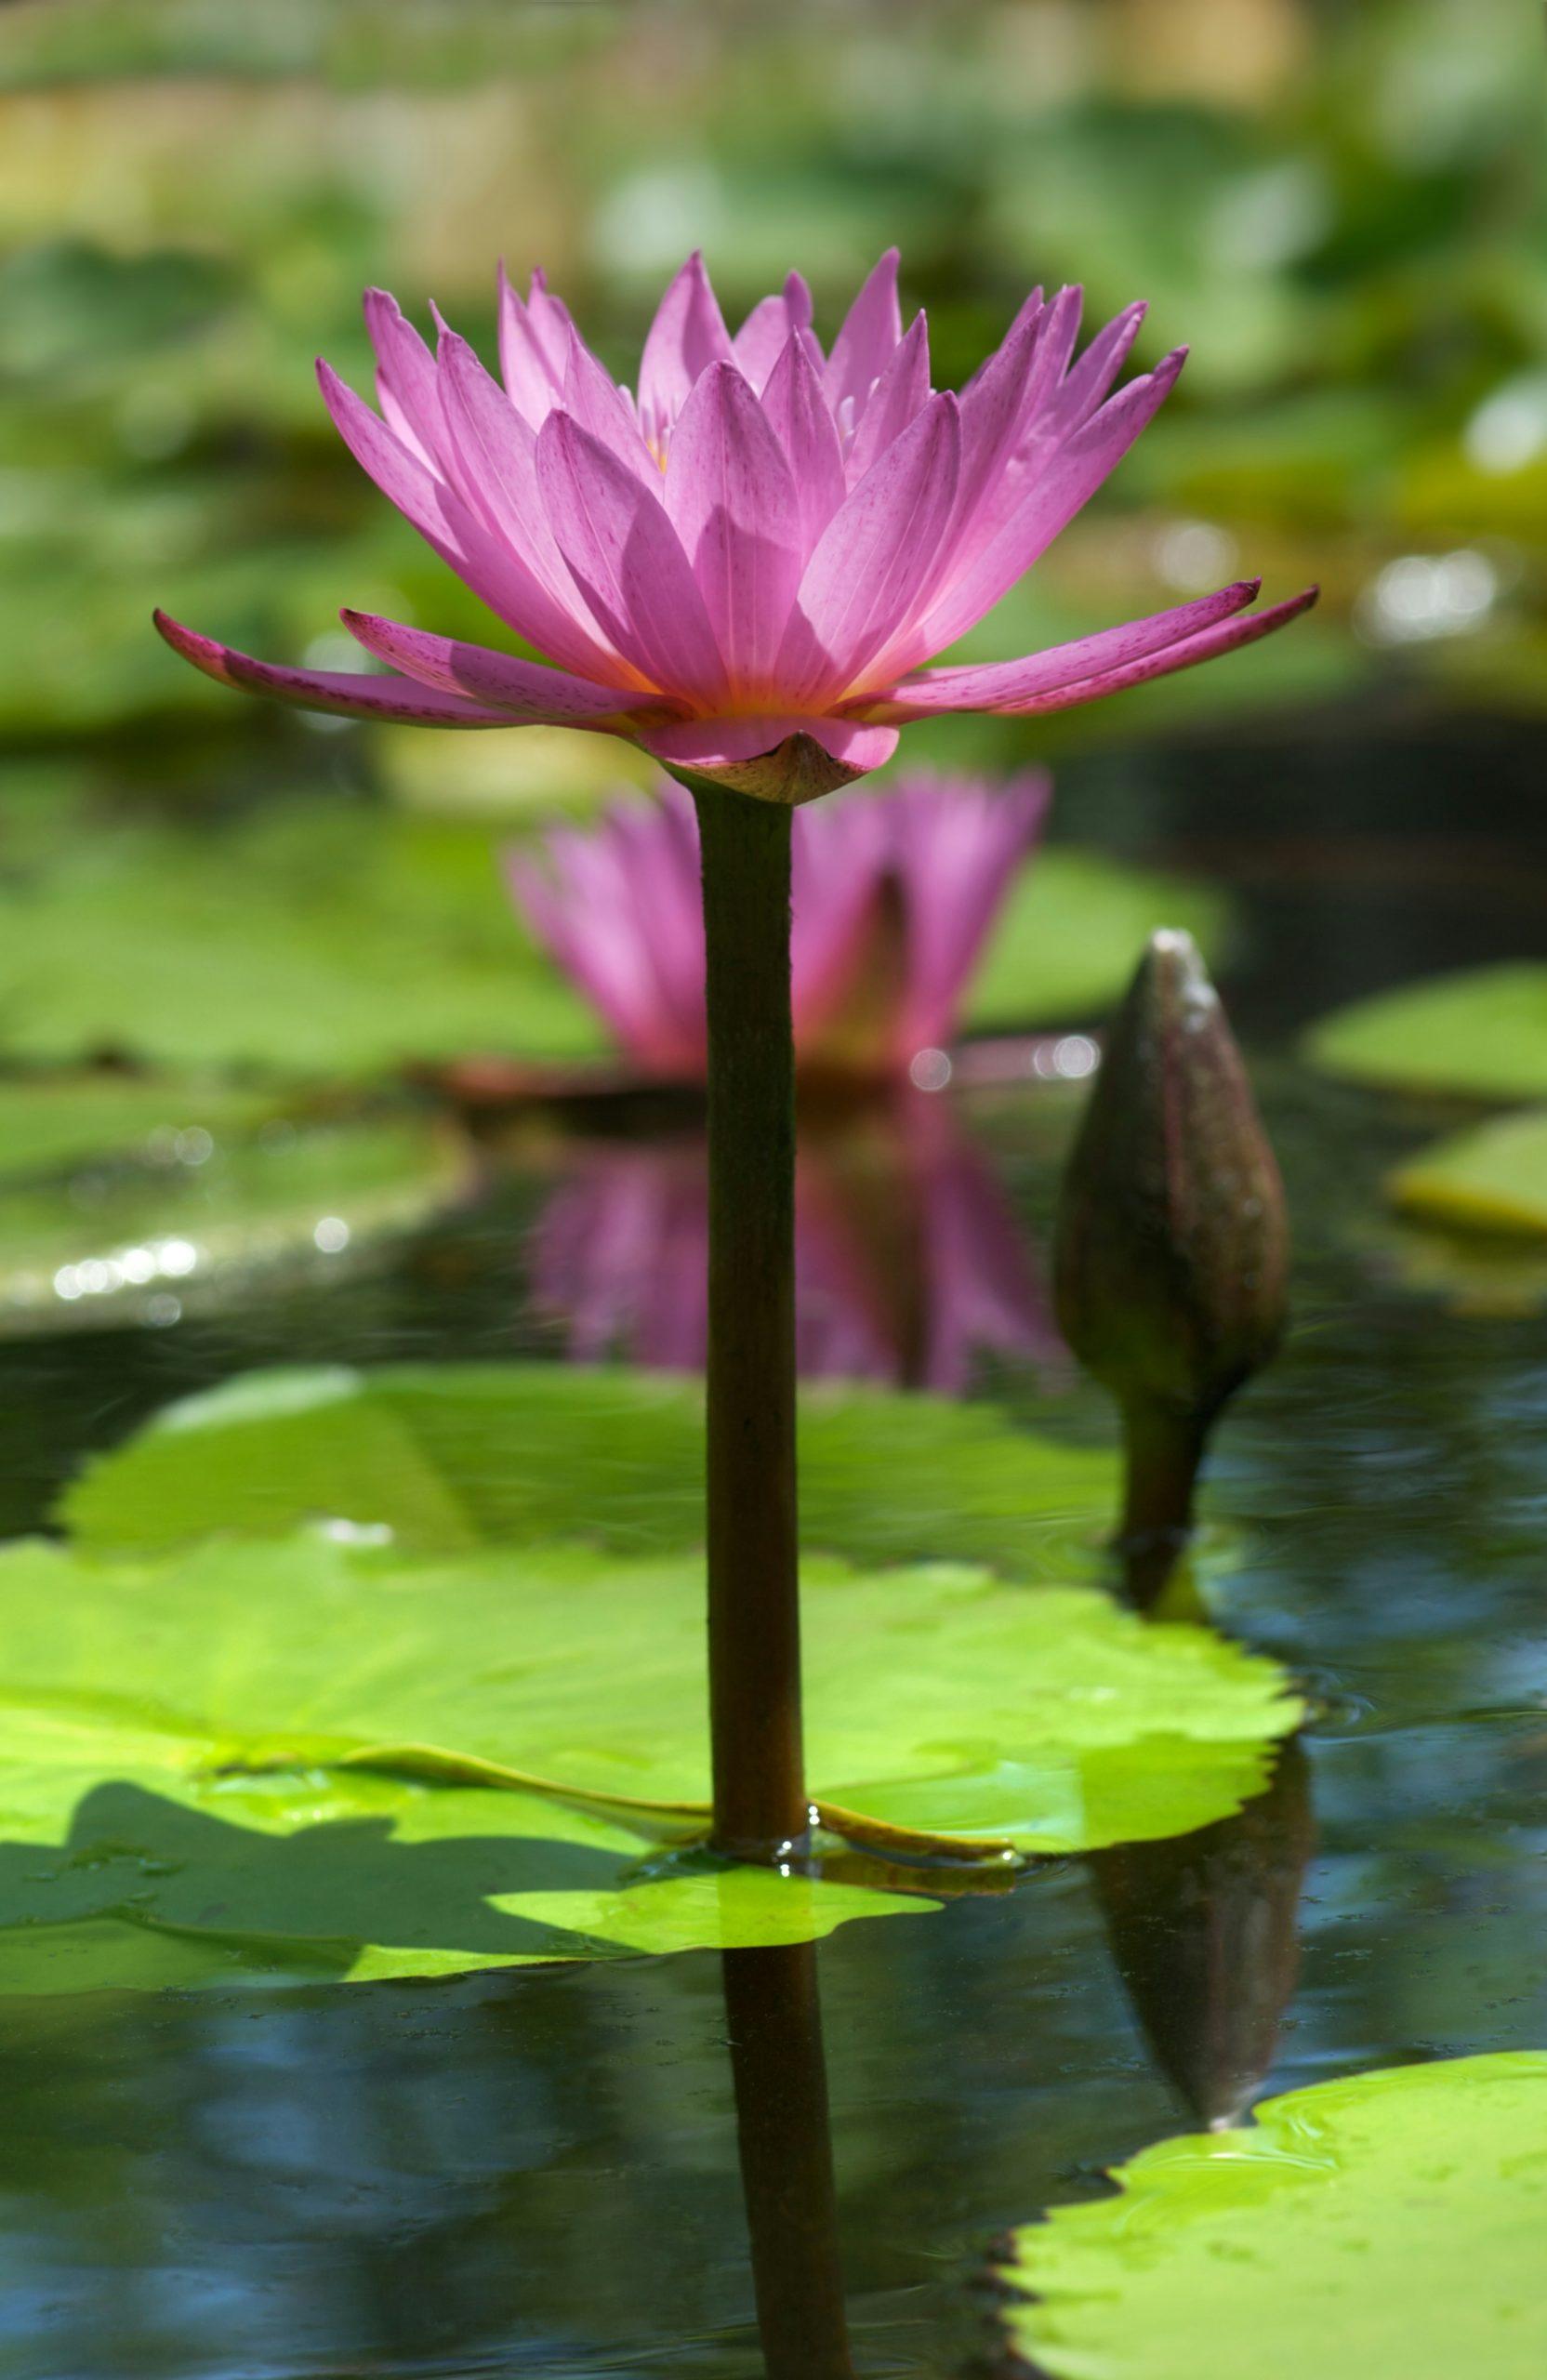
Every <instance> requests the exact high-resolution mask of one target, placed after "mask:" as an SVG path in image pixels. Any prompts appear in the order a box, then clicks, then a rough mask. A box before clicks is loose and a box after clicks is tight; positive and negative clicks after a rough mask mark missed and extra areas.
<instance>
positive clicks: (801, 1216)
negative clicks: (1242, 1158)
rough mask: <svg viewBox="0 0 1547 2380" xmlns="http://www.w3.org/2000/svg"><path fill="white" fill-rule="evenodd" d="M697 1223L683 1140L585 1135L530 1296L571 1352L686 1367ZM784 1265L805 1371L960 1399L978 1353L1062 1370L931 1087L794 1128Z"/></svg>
mask: <svg viewBox="0 0 1547 2380" xmlns="http://www.w3.org/2000/svg"><path fill="white" fill-rule="evenodd" d="M706 1235H707V1183H706V1177H705V1170H704V1152H703V1144H702V1142H701V1140H699V1139H698V1138H697V1137H696V1136H683V1137H680V1138H677V1139H673V1140H667V1141H655V1142H629V1141H624V1140H613V1141H604V1140H593V1141H589V1142H587V1143H584V1144H580V1145H579V1146H577V1148H576V1150H575V1156H574V1158H573V1161H572V1164H571V1166H570V1168H569V1170H568V1171H567V1172H566V1173H565V1175H564V1177H563V1178H562V1181H561V1182H560V1183H559V1185H558V1187H557V1188H556V1189H555V1190H554V1192H553V1193H552V1196H551V1197H550V1198H549V1203H548V1206H547V1209H546V1210H545V1211H544V1213H543V1214H542V1216H541V1218H540V1220H539V1222H538V1223H537V1226H536V1232H535V1234H534V1236H533V1244H532V1252H531V1273H530V1278H531V1295H532V1302H533V1304H534V1306H535V1307H536V1310H537V1312H538V1313H539V1314H541V1315H544V1316H548V1317H550V1318H551V1319H552V1320H553V1321H554V1322H555V1323H557V1324H558V1326H559V1327H560V1329H562V1333H563V1335H564V1342H565V1347H566V1352H567V1353H568V1355H570V1356H571V1358H572V1359H573V1360H575V1362H581V1363H586V1362H591V1363H594V1362H597V1361H600V1360H602V1358H604V1357H607V1356H612V1355H627V1356H628V1358H629V1359H630V1360H632V1361H633V1362H635V1363H639V1364H642V1365H644V1366H646V1367H647V1368H650V1369H661V1370H670V1371H694V1370H697V1369H701V1367H702V1365H703V1362H704V1354H705V1341H706V1310H705V1288H704V1279H705V1269H704V1256H705V1240H706ZM796 1275H797V1308H796V1332H797V1350H798V1359H799V1364H800V1370H801V1372H802V1373H803V1374H804V1375H805V1376H806V1377H808V1378H836V1379H847V1380H869V1381H876V1382H893V1383H897V1384H900V1385H904V1386H906V1387H912V1388H923V1389H932V1390H934V1391H936V1392H938V1393H941V1394H944V1395H959V1394H960V1393H961V1392H962V1391H963V1390H964V1389H966V1388H967V1386H968V1385H969V1383H970V1382H971V1379H972V1373H973V1370H974V1367H975V1365H976V1364H977V1363H978V1361H979V1360H980V1359H981V1358H982V1357H983V1356H985V1355H989V1356H996V1357H998V1358H1000V1359H1001V1360H1003V1361H1006V1362H1012V1363H1027V1362H1029V1363H1031V1364H1034V1365H1037V1366H1038V1367H1040V1368H1044V1369H1051V1370H1057V1369H1061V1367H1062V1364H1063V1361H1064V1346H1063V1342H1062V1341H1061V1340H1060V1338H1059V1336H1058V1332H1057V1330H1056V1329H1055V1327H1054V1325H1053V1322H1052V1320H1051V1309H1050V1306H1049V1303H1048V1301H1047V1298H1046V1296H1045V1293H1044V1290H1043V1288H1042V1284H1041V1281H1040V1278H1039V1276H1038V1269H1037V1265H1036V1263H1035V1259H1034V1257H1033V1255H1032V1252H1031V1250H1029V1249H1028V1248H1027V1246H1026V1244H1025V1239H1024V1237H1023V1236H1022V1234H1021V1231H1020V1229H1019V1227H1018V1225H1017V1223H1016V1222H1015V1219H1014V1217H1013V1215H1012V1212H1011V1210H1010V1206H1009V1202H1008V1200H1007V1199H1006V1197H1005V1194H1004V1191H1003V1189H1002V1187H1001V1185H1000V1183H999V1182H998V1179H997V1177H996V1176H995V1174H994V1172H993V1170H992V1168H991V1166H990V1164H989V1162H988V1159H987V1158H986V1157H985V1154H984V1152H983V1151H982V1150H981V1149H980V1148H979V1147H978V1146H977V1145H976V1144H975V1143H974V1142H972V1140H971V1139H969V1138H968V1136H967V1134H966V1132H965V1131H963V1129H962V1126H961V1124H960V1123H959V1120H958V1118H957V1117H956V1115H955V1114H954V1113H953V1111H952V1108H951V1107H950V1105H949V1104H947V1103H946V1102H945V1101H944V1100H941V1099H936V1098H931V1097H928V1096H926V1095H924V1094H922V1093H919V1092H914V1091H903V1092H899V1093H898V1094H897V1095H896V1096H895V1097H893V1098H891V1099H888V1100H886V1101H878V1102H875V1103H871V1104H867V1105H866V1106H865V1107H863V1108H861V1109H858V1110H856V1111H853V1112H851V1113H849V1114H847V1115H845V1116H843V1117H839V1118H837V1119H835V1120H834V1121H832V1122H830V1123H829V1124H828V1125H827V1126H826V1129H820V1128H818V1129H814V1130H808V1131H806V1133H805V1135H804V1137H803V1140H802V1146H801V1155H800V1170H799V1175H798V1180H797V1188H796Z"/></svg>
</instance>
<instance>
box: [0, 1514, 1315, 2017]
mask: <svg viewBox="0 0 1547 2380" xmlns="http://www.w3.org/2000/svg"><path fill="white" fill-rule="evenodd" d="M804 1587H805V1593H804V1601H805V1616H806V1628H807V1645H808V1651H807V1661H808V1727H807V1742H808V1761H809V1771H810V1775H811V1778H812V1781H813V1792H817V1793H818V1794H820V1795H821V1796H823V1798H830V1799H832V1800H835V1801H839V1802H842V1803H844V1804H845V1805H848V1806H853V1807H857V1808H862V1809H864V1810H865V1811H866V1814H867V1815H870V1816H872V1817H875V1818H883V1819H892V1820H893V1821H895V1822H896V1823H899V1824H902V1825H917V1824H920V1823H928V1824H929V1825H930V1826H931V1827H932V1828H938V1830H939V1831H943V1832H945V1833H960V1834H981V1833H983V1832H985V1831H992V1832H995V1833H1004V1834H1007V1835H1009V1836H1011V1837H1012V1839H1013V1840H1014V1841H1015V1842H1016V1843H1017V1844H1018V1845H1021V1846H1023V1847H1024V1848H1025V1849H1027V1850H1031V1851H1067V1850H1075V1849H1079V1848H1084V1847H1087V1846H1089V1845H1097V1844H1102V1843H1107V1842H1111V1841H1114V1840H1117V1839H1136V1838H1140V1837H1144V1836H1146V1835H1153V1834H1157V1833H1170V1832H1180V1831H1186V1830H1189V1829H1192V1828H1194V1827H1197V1826H1198V1825H1200V1824H1203V1823H1206V1822H1207V1821H1208V1820H1210V1818H1216V1817H1219V1816H1223V1815H1224V1814H1225V1813H1227V1812H1228V1811H1229V1810H1231V1809H1233V1808H1236V1807H1237V1806H1239V1805H1240V1804H1241V1803H1242V1802H1243V1801H1245V1800H1246V1799H1248V1798H1250V1795H1251V1793H1253V1792H1255V1791H1257V1790H1259V1789H1260V1787H1261V1785H1262V1782H1263V1777H1264V1773H1265V1768H1266V1765H1267V1753H1268V1750H1269V1747H1270V1746H1271V1744H1272V1742H1273V1741H1275V1740H1276V1739H1277V1738H1278V1737H1280V1736H1282V1735H1283V1734H1285V1733H1287V1732H1288V1731H1289V1729H1290V1728H1291V1727H1292V1726H1293V1725H1294V1724H1295V1722H1296V1720H1297V1718H1298V1716H1299V1705H1298V1704H1297V1703H1296V1702H1295V1701H1294V1700H1293V1699H1292V1698H1291V1697H1290V1696H1289V1695H1288V1694H1287V1692H1286V1691H1285V1681H1284V1678H1283V1675H1282V1673H1281V1672H1280V1671H1279V1670H1278V1669H1277V1668H1276V1665H1275V1664H1274V1663H1272V1662H1270V1661H1265V1660H1261V1659H1255V1658H1253V1657H1251V1656H1250V1655H1248V1654H1246V1653H1243V1652H1242V1651H1240V1650H1239V1649H1238V1648H1236V1647H1235V1646H1229V1645H1226V1644H1224V1643H1223V1641H1221V1640H1220V1639H1219V1638H1217V1637H1215V1636H1214V1635H1212V1634H1211V1633H1210V1632H1209V1631H1208V1630H1205V1629H1197V1628H1189V1627H1166V1628H1154V1627H1147V1626H1145V1625H1144V1623H1143V1622H1142V1621H1140V1620H1137V1619H1135V1618H1134V1617H1133V1616H1132V1615H1131V1614H1130V1613H1128V1612H1125V1611H1123V1610H1120V1609H1119V1608H1117V1607H1116V1606H1114V1605H1113V1604H1112V1603H1111V1602H1110V1601H1109V1600H1108V1599H1107V1598H1106V1597H1104V1595H1102V1594H1100V1593H1097V1592H1095V1591H1093V1590H1091V1589H1088V1588H1057V1589H1055V1588H1041V1589H1026V1588H1025V1587H1019V1586H1013V1585H1008V1584H1006V1583H1004V1582H1002V1581H999V1580H995V1579H993V1578H992V1577H990V1576H989V1575H988V1574H986V1573H985V1572H984V1571H982V1570H976V1569H972V1568H969V1567H963V1566H960V1565H953V1566H946V1565H940V1566H933V1567H925V1568H920V1569H917V1570H914V1571H911V1572H892V1573H868V1574H862V1573H856V1572H854V1571H853V1570H851V1569H849V1568H848V1567H845V1566H843V1565H841V1564H839V1563H837V1562H833V1561H821V1562H813V1564H812V1565H810V1566H809V1567H808V1570H807V1574H806V1578H805V1582H804ZM702 1605H703V1584H702V1578H701V1575H700V1570H699V1566H698V1564H697V1562H696V1561H694V1560H691V1559H690V1560H683V1559H681V1558H656V1559H645V1560H622V1559H617V1558H615V1557H611V1556H608V1555H604V1554H597V1553H595V1552H594V1551H592V1550H591V1549H589V1548H588V1547H584V1546H575V1545H571V1546H563V1547H549V1548H544V1549H522V1550H515V1549H506V1550H502V1551H496V1552H490V1553H485V1554H477V1555H467V1556H463V1557H462V1558H461V1559H459V1560H453V1561H442V1562H436V1563H413V1562H405V1561H404V1560H403V1557H402V1555H401V1554H399V1552H398V1551H397V1549H396V1548H394V1547H391V1546H388V1545H382V1544H380V1543H377V1542H375V1541H373V1533H372V1532H371V1531H369V1530H361V1529H360V1528H358V1527H348V1526H344V1527H340V1526H338V1525H335V1527H333V1528H332V1529H328V1528H326V1527H324V1528H320V1529H315V1530H312V1531H310V1532H307V1533H305V1534H302V1535H300V1536H298V1537H295V1538H291V1539H288V1540H282V1541H279V1542H272V1541H261V1540H259V1541H256V1542H244V1541H231V1540H227V1541H223V1542H218V1543H214V1544H206V1545H204V1546H201V1547H198V1548H195V1549H193V1550H192V1551H185V1552H183V1553H181V1554H174V1555H171V1556H157V1557H152V1558H150V1559H146V1560H140V1561H135V1560H123V1559H121V1560H112V1561H103V1560H99V1559H95V1558H93V1557H91V1556H89V1555H83V1554H78V1553H74V1552H73V1551H71V1550H69V1549H67V1548H64V1547H60V1546H59V1545H55V1544H47V1543H41V1542H35V1541H34V1542H26V1543H21V1544H19V1545H16V1546H14V1547H12V1548H10V1549H7V1551H6V1552H4V1553H3V1554H0V1679H3V1681H4V1685H3V1687H0V1712H3V1724H0V1933H3V1932H7V1931H11V1930H14V1929H21V1928H25V1929H33V1928H36V1927H40V1926H49V1927H55V1926H58V1927H60V1928H67V1929H76V1931H75V1932H74V1933H73V1935H71V1936H70V1937H68V1938H67V1937H65V1936H64V1935H61V1937H60V1940H61V1946H62V1947H61V1953H60V1955H61V1960H62V1962H63V1966H62V1968H61V1973H64V1974H66V1975H70V1974H73V1975H74V1976H75V1977H76V1979H77V1980H78V1979H79V1978H80V1975H81V1973H82V1972H83V1971H84V1972H85V1974H86V1976H88V1977H89V1975H90V1973H91V1967H92V1961H93V1959H94V1957H95V1956H96V1954H97V1953H96V1950H95V1949H94V1948H93V1945H96V1944H98V1942H99V1934H98V1931H97V1930H96V1929H99V1928H100V1927H101V1926H102V1925H103V1924H112V1925H135V1926H140V1927H147V1926H151V1927H156V1928H161V1929H167V1930H169V1931H171V1932H173V1933H175V1934H176V1935H177V1936H179V1937H181V1938H182V1939H183V1940H185V1941H186V1938H187V1937H190V1936H208V1937H216V1947H217V1950H218V1959H219V1962H220V1964H222V1965H223V1964H226V1963H227V1962H228V1961H229V1957H230V1950H229V1946H230V1945H231V1944H233V1943H234V1944H236V1945H238V1946H240V1947H241V1950H242V1954H243V1957H244V1959H245V1960H246V1961H248V1962H251V1961H252V1960H253V1959H255V1958H258V1959H260V1960H261V1959H264V1958H266V1959H268V1960H269V1961H270V1962H271V1964H272V1965H273V1966H274V1968H275V1969H276V1970H280V1971H284V1972H290V1971H292V1970H293V1968H294V1966H295V1964H296V1960H297V1956H298V1953H297V1951H296V1950H295V1948H294V1946H295V1945H297V1944H298V1945H299V1946H300V1953H301V1954H304V1955H307V1956H311V1957H315V1956H316V1955H317V1954H318V1953H319V1951H320V1952H321V1953H323V1954H325V1955H326V1956H328V1957H330V1958H332V1959H333V1960H334V1961H335V1963H336V1964H337V1967H338V1969H339V1971H341V1972H347V1973H349V1974H350V1975H356V1974H370V1975H385V1974H427V1973H439V1972H443V1971H446V1970H448V1969H450V1968H453V1967H456V1966H475V1965H490V1964H524V1963H526V1962H529V1961H532V1960H550V1959H555V1958H590V1957H597V1956H616V1955H620V1954H624V1953H627V1952H631V1951H639V1950H665V1949H678V1948H688V1947H692V1946H702V1945H706V1944H707V1945H713V1944H715V1943H721V1944H725V1943H731V1942H740V1941H747V1940H755V1941H766V1940H789V1939H799V1938H806V1937H808V1936H809V1935H811V1934H813V1933H816V1932H821V1931H826V1929H827V1927H828V1926H829V1925H830V1924H837V1923H840V1922H841V1920H842V1919H843V1918H845V1917H848V1916H855V1915H885V1914H890V1913H893V1911H895V1910H896V1909H897V1908H898V1907H899V1906H900V1907H901V1908H903V1909H905V1910H909V1909H914V1908H917V1907H918V1906H919V1904H918V1903H917V1902H916V1901H914V1900H913V1899H911V1898H910V1897H902V1896H896V1895H893V1894H890V1893H872V1892H870V1891H868V1890H867V1889H866V1888H865V1887H863V1886H861V1885H858V1884H842V1883H835V1882H830V1881H829V1880H826V1879H822V1880H818V1881H815V1882H813V1881H812V1880H810V1879H797V1880H787V1879H784V1878H781V1877H778V1876H776V1875H774V1874H773V1873H771V1872H770V1873H751V1874H747V1872H746V1871H727V1870H726V1869H725V1868H724V1867H723V1866H721V1865H720V1864H718V1863H714V1862H711V1861H707V1860H706V1859H705V1858H704V1856H703V1855H702V1854H693V1853H691V1852H684V1851H683V1850H681V1849H678V1850H677V1851H676V1852H674V1853H673V1852H670V1851H663V1850H662V1849H661V1847H660V1846H659V1845H658V1844H657V1845H654V1846H653V1845H652V1843H651V1841H650V1838H649V1832H648V1828H649V1825H650V1821H648V1820H644V1821H641V1822H640V1823H638V1824H635V1825H634V1826H633V1828H632V1831H630V1828H629V1826H628V1825H626V1824H625V1823H623V1822H622V1821H620V1819H619V1818H617V1817H616V1816H615V1815H612V1814H609V1813H607V1812H605V1811H603V1810H600V1809H593V1808H591V1807H588V1806H576V1805H570V1804H567V1803H565V1802H563V1801H562V1800H559V1799H555V1798H554V1797H552V1796H550V1795H549V1794H545V1793H542V1794H540V1793H536V1792H524V1791H520V1792H501V1791H498V1790H495V1789H493V1788H491V1787H490V1786H487V1785H484V1784H483V1783H481V1782H472V1783H467V1784H464V1783H462V1782H459V1781H450V1782H448V1781H443V1779H444V1777H445V1774H446V1764H445V1763H443V1764H442V1769H441V1780H442V1781H431V1780H430V1778H428V1777H427V1775H426V1773H425V1770H426V1764H425V1762H424V1760H423V1758H422V1754H416V1753H415V1752H414V1751H413V1749H412V1748H414V1747H423V1746H426V1745H431V1746H436V1747H440V1748H442V1749H443V1751H444V1752H447V1753H453V1754H455V1755H456V1756H458V1757H459V1759H460V1760H461V1761H462V1762H463V1763H465V1764H466V1763H476V1762H483V1763H496V1764H499V1765H509V1766H512V1767H516V1768H519V1769H522V1770H525V1771H528V1772H536V1773H537V1774H540V1775H541V1776H544V1777H548V1778H553V1779H555V1780H557V1781H558V1782H559V1783H560V1784H562V1786H564V1787H566V1788H568V1789H571V1790H572V1791H573V1792H575V1794H576V1795H577V1796H580V1797H584V1796H585V1795H587V1794H595V1793H623V1794H628V1795H629V1796H644V1797H647V1798H650V1799H666V1800H669V1801H674V1802H675V1801H679V1800H692V1801H696V1800H700V1799H702V1798H704V1797H705V1796H706V1795H707V1720H706V1712H705V1692H704V1647H703V1612H702ZM394 1747H395V1748H396V1750H395V1751H394V1750H393V1748H394ZM367 1757H369V1758H371V1759H373V1760H374V1764H375V1765H373V1766H370V1767H364V1766H360V1765H347V1764H350V1763H351V1762H352V1763H359V1762H361V1761H362V1760H363V1759H365V1758H367ZM470 1773H471V1774H473V1775H474V1776H475V1777H476V1776H477V1773H478V1772H477V1771H476V1770H474V1771H471V1772H470ZM641 1828H642V1830H643V1831H641ZM674 1831H676V1832H677V1833H678V1834H681V1831H682V1829H681V1822H679V1824H678V1825H677V1827H676V1828H675V1830H674ZM787 1883H792V1884H793V1889H792V1890H791V1891H790V1892H789V1893H787V1894H786V1893H785V1891H784V1889H783V1888H784V1886H785V1884H787ZM920 1884H922V1886H923V1887H924V1889H925V1890H926V1891H927V1888H928V1876H927V1873H924V1874H921V1876H920ZM81 1928H86V1929H87V1932H86V1935H85V1936H82V1935H81V1934H80V1932H79V1929H81ZM115 1938H116V1937H115ZM120 1954H121V1946H120V1950H115V1951H114V1953H113V1955H114V1957H115V1958H117V1957H119V1956H120ZM182 1955H183V1954H182V1953H181V1952H179V1957H181V1956H182ZM29 1960H30V1965H29V1971H30V1972H32V1973H33V1975H34V1976H35V1975H36V1973H37V1972H38V1968H37V1965H36V1963H35V1962H31V1959H30V1952H29ZM4 1964H5V1963H4V1960H3V1959H0V1974H3V1972H4Z"/></svg>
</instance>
